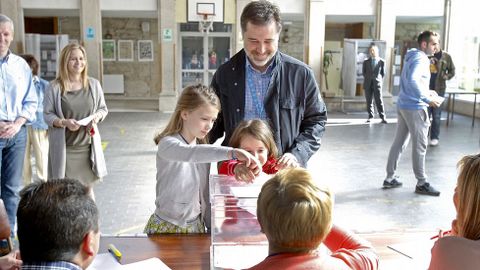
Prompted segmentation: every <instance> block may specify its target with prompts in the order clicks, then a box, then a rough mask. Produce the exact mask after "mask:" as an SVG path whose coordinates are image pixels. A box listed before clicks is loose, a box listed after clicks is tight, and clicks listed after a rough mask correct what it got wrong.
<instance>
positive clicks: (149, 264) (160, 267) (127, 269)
mask: <svg viewBox="0 0 480 270" xmlns="http://www.w3.org/2000/svg"><path fill="white" fill-rule="evenodd" d="M122 269H123V270H138V269H142V270H171V268H170V267H168V266H167V265H166V264H164V263H163V262H162V261H161V260H160V259H159V258H150V259H147V260H143V261H139V262H135V263H129V264H125V265H123V267H122Z"/></svg>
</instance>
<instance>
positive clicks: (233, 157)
mask: <svg viewBox="0 0 480 270" xmlns="http://www.w3.org/2000/svg"><path fill="white" fill-rule="evenodd" d="M232 159H233V160H237V159H238V158H237V155H235V149H233V150H232Z"/></svg>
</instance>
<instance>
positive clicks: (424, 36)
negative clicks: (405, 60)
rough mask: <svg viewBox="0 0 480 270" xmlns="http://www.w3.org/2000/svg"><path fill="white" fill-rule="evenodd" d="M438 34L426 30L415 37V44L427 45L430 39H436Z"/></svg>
mask: <svg viewBox="0 0 480 270" xmlns="http://www.w3.org/2000/svg"><path fill="white" fill-rule="evenodd" d="M436 36H438V34H437V33H436V32H432V31H430V30H426V31H423V32H421V33H420V34H419V35H418V37H417V43H418V45H420V44H421V43H422V42H426V43H427V44H428V43H429V42H430V40H431V39H432V37H436Z"/></svg>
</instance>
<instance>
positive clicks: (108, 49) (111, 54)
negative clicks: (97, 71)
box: [102, 39, 117, 61]
mask: <svg viewBox="0 0 480 270" xmlns="http://www.w3.org/2000/svg"><path fill="white" fill-rule="evenodd" d="M102 51H103V61H115V60H117V59H116V52H115V40H113V39H104V40H103V41H102Z"/></svg>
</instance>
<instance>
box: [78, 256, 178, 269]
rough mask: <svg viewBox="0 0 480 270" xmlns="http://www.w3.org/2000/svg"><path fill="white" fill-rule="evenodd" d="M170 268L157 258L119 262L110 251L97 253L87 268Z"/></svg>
mask: <svg viewBox="0 0 480 270" xmlns="http://www.w3.org/2000/svg"><path fill="white" fill-rule="evenodd" d="M138 269H142V270H171V268H170V267H168V266H167V265H166V264H164V263H163V262H162V261H161V260H160V259H159V258H150V259H146V260H143V261H138V262H134V263H129V264H124V265H122V264H120V263H118V262H117V260H116V259H115V258H114V257H113V256H112V254H110V253H102V254H97V256H96V257H95V259H94V260H93V262H92V264H91V265H90V266H89V267H88V268H87V270H138Z"/></svg>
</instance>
